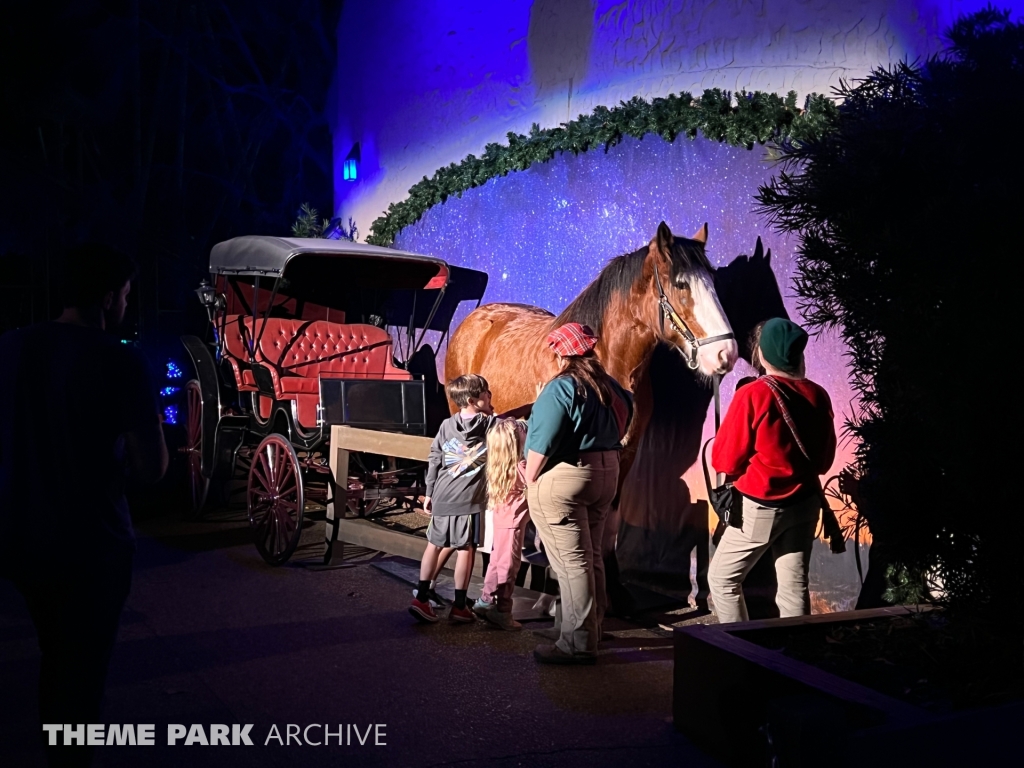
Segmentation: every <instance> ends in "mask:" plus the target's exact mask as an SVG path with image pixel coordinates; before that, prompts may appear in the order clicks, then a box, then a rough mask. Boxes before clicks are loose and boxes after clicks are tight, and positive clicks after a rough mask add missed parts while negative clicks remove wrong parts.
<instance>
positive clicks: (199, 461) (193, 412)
mask: <svg viewBox="0 0 1024 768" xmlns="http://www.w3.org/2000/svg"><path fill="white" fill-rule="evenodd" d="M185 402H186V408H187V409H188V416H187V422H186V425H185V446H184V448H183V449H182V450H183V452H184V454H185V462H186V466H185V482H186V483H187V485H188V500H189V504H190V506H191V512H192V515H193V516H198V515H199V513H200V512H202V510H203V505H204V504H205V503H206V495H207V493H208V492H209V490H210V479H209V478H207V477H203V395H202V391H201V390H200V388H199V382H198V381H196V380H195V379H193V380H192V381H190V382H188V384H186V385H185Z"/></svg>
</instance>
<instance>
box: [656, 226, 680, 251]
mask: <svg viewBox="0 0 1024 768" xmlns="http://www.w3.org/2000/svg"><path fill="white" fill-rule="evenodd" d="M657 239H658V250H659V251H661V252H662V253H664V254H665V255H666V256H669V255H671V253H672V246H673V245H675V244H676V237H675V235H673V234H672V230H671V229H669V228H668V224H666V223H665V222H664V221H663V222H661V224H659V225H658V236H657Z"/></svg>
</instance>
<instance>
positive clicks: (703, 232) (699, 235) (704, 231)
mask: <svg viewBox="0 0 1024 768" xmlns="http://www.w3.org/2000/svg"><path fill="white" fill-rule="evenodd" d="M690 239H691V240H696V241H697V242H698V243H701V244H703V245H707V242H708V223H707V222H706V221H705V222H704V226H703V227H701V228H700V229H698V230H697V232H696V233H695V234H694V236H693V237H691V238H690Z"/></svg>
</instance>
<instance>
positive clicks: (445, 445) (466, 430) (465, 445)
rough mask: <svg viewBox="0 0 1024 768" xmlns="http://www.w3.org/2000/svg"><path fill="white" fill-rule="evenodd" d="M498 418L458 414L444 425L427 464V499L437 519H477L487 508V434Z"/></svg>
mask: <svg viewBox="0 0 1024 768" xmlns="http://www.w3.org/2000/svg"><path fill="white" fill-rule="evenodd" d="M495 421H497V417H495V416H486V415H484V414H482V413H478V414H477V415H476V416H473V417H472V418H470V419H464V418H462V415H461V414H458V413H456V414H455V415H454V416H451V417H450V418H448V419H447V420H446V421H444V422H443V423H442V424H441V428H440V429H439V430H438V431H437V437H435V438H434V442H433V443H432V444H431V446H430V458H429V459H428V460H427V496H429V497H430V499H431V504H432V508H431V514H433V515H435V516H437V517H449V516H451V515H475V514H478V513H480V512H483V511H484V509H486V508H487V430H489V429H490V428H491V426H492V425H493V424H494V422H495Z"/></svg>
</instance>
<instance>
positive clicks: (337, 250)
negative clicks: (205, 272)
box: [182, 236, 487, 565]
mask: <svg viewBox="0 0 1024 768" xmlns="http://www.w3.org/2000/svg"><path fill="white" fill-rule="evenodd" d="M210 273H211V275H212V277H213V283H212V284H210V283H208V282H206V281H203V284H202V285H201V286H200V288H199V289H198V290H197V291H196V293H197V294H198V295H199V298H200V301H201V302H202V304H203V305H204V306H205V307H206V310H207V313H208V316H209V320H210V332H209V338H208V339H207V340H206V341H204V340H202V339H200V338H198V337H196V336H185V337H183V338H182V342H183V344H184V345H185V348H186V349H187V350H188V352H189V354H190V356H191V358H192V362H193V364H194V368H195V372H196V377H195V378H194V379H192V380H190V381H189V382H188V383H187V384H186V387H185V393H186V399H187V414H188V415H187V421H186V433H187V434H186V444H185V446H184V448H183V449H182V451H183V452H184V453H185V455H186V459H187V467H186V479H187V484H188V492H189V500H190V503H191V509H192V511H193V513H195V514H197V515H198V514H200V513H201V512H202V510H203V509H204V507H206V506H207V504H208V502H210V501H212V499H211V494H216V495H218V496H220V500H221V501H226V500H227V497H229V496H230V494H231V492H232V489H233V488H234V489H239V488H240V487H244V493H245V503H246V506H247V508H248V514H249V522H250V525H251V527H252V531H253V536H254V539H255V543H256V547H257V549H258V550H259V552H260V554H261V555H262V556H263V558H264V559H265V560H266V561H267V562H268V563H271V564H274V565H279V564H281V563H284V562H285V561H287V560H288V558H289V557H291V555H292V553H293V552H294V551H295V547H296V546H297V544H298V542H299V537H300V534H301V531H302V524H303V519H304V517H305V516H306V513H307V504H315V505H322V506H326V504H327V503H328V502H329V501H330V499H329V498H328V497H329V495H330V493H331V489H332V488H333V487H334V485H333V481H332V480H333V479H332V478H331V476H330V469H329V462H328V443H329V439H330V434H331V427H332V426H333V425H348V426H353V427H361V428H364V429H374V430H381V431H386V432H399V433H407V434H413V435H426V434H428V433H429V432H431V431H432V430H433V429H435V428H436V426H437V424H438V423H439V422H440V421H441V420H442V419H443V418H445V417H446V416H447V413H448V410H447V404H446V402H445V399H444V393H443V389H442V388H441V387H440V386H439V383H438V380H437V368H436V354H437V352H438V351H439V350H440V348H441V346H442V345H443V343H444V341H445V339H446V338H447V334H448V331H449V328H450V325H451V322H452V318H453V316H454V314H455V312H456V309H457V308H458V306H459V304H460V303H461V302H463V301H472V302H476V304H479V302H480V299H481V297H482V296H483V293H484V289H485V288H486V286H487V275H486V274H484V273H482V272H477V271H475V270H470V269H465V268H462V267H456V266H453V265H450V264H446V263H445V262H444V261H442V260H440V259H435V258H432V257H429V256H422V255H418V254H414V253H405V252H402V251H396V250H392V249H389V248H379V247H376V246H371V245H364V244H360V243H352V242H349V241H344V240H319V239H298V238H281V237H266V236H250V237H236V238H234V239H232V240H228V241H226V242H223V243H219V244H218V245H216V246H214V248H213V251H212V252H211V254H210ZM373 461H376V462H377V463H376V464H373ZM353 467H354V469H355V471H354V472H353V471H351V470H350V472H349V475H350V476H349V477H348V478H347V481H348V483H347V486H345V487H347V488H348V494H347V503H348V505H350V507H351V508H352V509H354V510H356V511H358V512H359V513H362V514H366V513H368V512H372V509H373V507H374V506H375V505H376V504H377V503H378V502H379V501H380V500H381V499H385V498H398V499H406V500H412V499H415V498H416V497H417V496H418V495H419V494H421V493H422V473H421V472H418V471H416V470H415V469H409V468H403V467H401V466H398V464H397V463H396V461H395V460H394V459H390V460H389V459H387V458H383V459H382V458H381V457H373V458H371V457H366V460H365V461H363V462H362V463H359V462H356V463H354V464H353ZM338 480H341V478H338Z"/></svg>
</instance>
